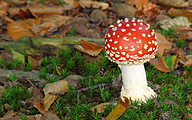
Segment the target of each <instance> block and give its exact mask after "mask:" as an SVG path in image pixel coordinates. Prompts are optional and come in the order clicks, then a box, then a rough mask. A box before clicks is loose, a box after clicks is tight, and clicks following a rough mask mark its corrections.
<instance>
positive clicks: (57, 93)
mask: <svg viewBox="0 0 192 120" xmlns="http://www.w3.org/2000/svg"><path fill="white" fill-rule="evenodd" d="M101 86H109V83H104V84H99V85H95V86H93V87H86V88H82V89H80V90H73V91H63V92H49V94H51V95H65V94H67V93H70V92H77V93H78V96H79V93H80V92H83V91H87V90H89V89H91V88H93V89H94V88H98V87H101Z"/></svg>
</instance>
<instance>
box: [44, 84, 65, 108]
mask: <svg viewBox="0 0 192 120" xmlns="http://www.w3.org/2000/svg"><path fill="white" fill-rule="evenodd" d="M67 89H68V82H67V81H66V80H60V81H58V82H54V83H48V84H46V86H45V88H44V89H43V91H44V93H45V97H44V107H45V111H47V110H48V109H49V107H50V106H51V104H52V103H53V102H54V101H55V100H56V99H57V98H58V97H59V96H58V95H50V94H49V92H63V91H67Z"/></svg>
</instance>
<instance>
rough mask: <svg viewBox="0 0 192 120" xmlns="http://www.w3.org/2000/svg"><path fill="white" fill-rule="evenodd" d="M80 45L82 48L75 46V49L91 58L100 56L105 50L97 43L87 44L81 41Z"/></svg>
mask: <svg viewBox="0 0 192 120" xmlns="http://www.w3.org/2000/svg"><path fill="white" fill-rule="evenodd" d="M80 43H81V45H82V46H81V45H75V46H73V47H74V48H76V49H78V50H79V51H81V52H83V53H85V54H88V55H90V56H98V55H99V53H100V52H101V51H102V50H103V47H102V46H100V45H97V44H95V43H91V42H87V41H84V40H81V41H80Z"/></svg>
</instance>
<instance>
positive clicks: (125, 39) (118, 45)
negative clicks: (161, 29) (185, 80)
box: [105, 18, 158, 102]
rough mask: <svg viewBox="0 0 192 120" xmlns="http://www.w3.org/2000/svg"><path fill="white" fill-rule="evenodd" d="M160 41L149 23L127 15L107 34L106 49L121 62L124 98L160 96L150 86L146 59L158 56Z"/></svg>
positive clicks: (109, 57) (114, 59)
mask: <svg viewBox="0 0 192 120" xmlns="http://www.w3.org/2000/svg"><path fill="white" fill-rule="evenodd" d="M157 47H158V45H157V41H156V35H155V33H154V31H153V30H152V29H151V28H150V25H149V24H145V23H144V22H143V21H142V20H136V19H135V18H133V19H128V18H125V19H124V20H118V21H117V23H115V24H114V25H111V26H110V28H109V30H108V31H107V33H106V35H105V51H106V54H107V57H108V59H109V60H111V61H112V62H115V63H117V64H118V65H119V66H120V69H121V72H122V81H123V86H122V89H121V98H122V99H123V97H124V96H125V97H127V98H129V99H130V98H131V99H132V100H139V101H143V102H146V100H147V99H150V98H153V97H156V93H155V92H154V91H153V90H152V89H151V88H150V87H148V86H147V79H146V74H145V68H144V65H143V64H144V63H145V62H147V61H149V60H150V59H151V58H154V57H155V53H156V51H157Z"/></svg>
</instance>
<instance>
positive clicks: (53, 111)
mask: <svg viewBox="0 0 192 120" xmlns="http://www.w3.org/2000/svg"><path fill="white" fill-rule="evenodd" d="M34 107H35V108H37V109H38V111H39V112H40V113H41V114H45V113H54V114H55V110H49V111H48V110H45V108H44V106H43V105H42V104H41V102H40V101H38V102H36V103H35V104H34Z"/></svg>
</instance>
